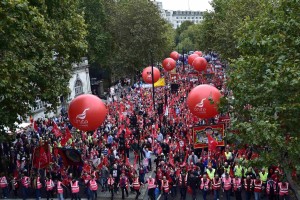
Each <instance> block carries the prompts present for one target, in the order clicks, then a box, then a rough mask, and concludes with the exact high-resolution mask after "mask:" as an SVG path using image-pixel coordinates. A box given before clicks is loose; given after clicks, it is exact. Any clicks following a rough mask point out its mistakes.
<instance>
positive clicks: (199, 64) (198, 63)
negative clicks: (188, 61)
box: [193, 57, 207, 72]
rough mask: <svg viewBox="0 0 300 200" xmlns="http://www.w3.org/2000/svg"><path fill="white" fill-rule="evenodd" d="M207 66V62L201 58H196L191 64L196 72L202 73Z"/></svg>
mask: <svg viewBox="0 0 300 200" xmlns="http://www.w3.org/2000/svg"><path fill="white" fill-rule="evenodd" d="M206 66H207V61H206V60H205V58H203V57H197V58H195V60H194V62H193V67H194V69H195V70H197V71H199V72H200V71H204V70H205V69H206Z"/></svg>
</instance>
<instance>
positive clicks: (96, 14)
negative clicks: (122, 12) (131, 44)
mask: <svg viewBox="0 0 300 200" xmlns="http://www.w3.org/2000/svg"><path fill="white" fill-rule="evenodd" d="M106 5H107V4H106V3H105V2H104V1H103V0H80V7H81V8H82V9H83V11H84V19H85V23H86V25H87V36H86V40H87V43H88V52H87V55H88V59H89V62H90V63H98V64H101V66H105V65H106V64H107V61H108V58H109V56H110V54H111V46H112V37H111V34H110V33H109V28H108V27H109V17H108V13H106V9H105V8H106V7H105V6H106Z"/></svg>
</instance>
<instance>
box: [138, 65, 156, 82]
mask: <svg viewBox="0 0 300 200" xmlns="http://www.w3.org/2000/svg"><path fill="white" fill-rule="evenodd" d="M151 74H152V67H146V68H145V69H144V70H143V73H142V76H143V79H144V81H145V83H152V76H151ZM153 77H154V83H155V82H156V81H158V79H159V78H160V71H159V69H157V68H156V67H153Z"/></svg>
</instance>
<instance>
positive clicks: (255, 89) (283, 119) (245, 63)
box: [229, 0, 300, 172]
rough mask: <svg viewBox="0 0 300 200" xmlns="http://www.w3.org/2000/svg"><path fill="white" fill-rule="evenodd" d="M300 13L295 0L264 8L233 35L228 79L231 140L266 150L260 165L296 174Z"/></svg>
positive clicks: (299, 135)
mask: <svg viewBox="0 0 300 200" xmlns="http://www.w3.org/2000/svg"><path fill="white" fill-rule="evenodd" d="M299 13H300V7H299V1H297V0H282V1H277V2H276V5H275V4H274V2H272V4H271V3H270V4H266V5H265V7H264V10H263V12H260V14H259V15H258V16H257V17H255V18H254V19H251V18H250V17H248V18H247V19H246V20H245V21H244V23H243V24H242V26H241V27H240V28H239V29H238V31H237V32H236V34H235V38H236V39H237V41H238V51H239V52H240V53H241V56H240V57H239V58H238V59H236V60H235V61H234V62H233V63H232V65H231V70H230V73H229V77H230V81H229V87H230V88H231V89H232V91H233V94H234V100H233V101H230V105H231V106H232V107H233V108H234V113H233V129H236V130H239V131H240V134H239V135H233V138H235V139H236V140H239V141H240V142H241V143H242V144H249V141H251V143H252V144H253V145H254V146H256V147H264V146H268V147H269V148H270V151H268V152H263V151H262V152H260V153H261V157H260V158H259V159H258V160H257V162H258V163H260V164H265V165H267V164H270V163H275V164H277V163H280V164H281V165H282V166H283V167H284V169H285V170H286V172H290V171H291V170H292V169H293V168H294V167H296V168H297V169H298V170H300V160H299V153H300V142H299V140H300V132H299V130H300V118H299V115H300V95H299V88H300V70H299V69H300V68H299V65H300V59H299V58H300V36H299V31H300V16H299Z"/></svg>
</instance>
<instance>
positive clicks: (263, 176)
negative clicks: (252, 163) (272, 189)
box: [259, 172, 268, 183]
mask: <svg viewBox="0 0 300 200" xmlns="http://www.w3.org/2000/svg"><path fill="white" fill-rule="evenodd" d="M259 177H260V180H261V181H262V182H263V183H266V182H267V180H268V173H267V172H265V173H264V174H263V173H262V172H259Z"/></svg>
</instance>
